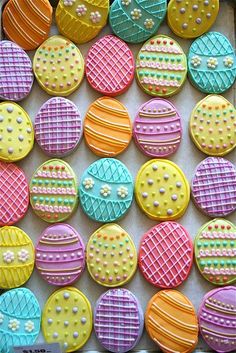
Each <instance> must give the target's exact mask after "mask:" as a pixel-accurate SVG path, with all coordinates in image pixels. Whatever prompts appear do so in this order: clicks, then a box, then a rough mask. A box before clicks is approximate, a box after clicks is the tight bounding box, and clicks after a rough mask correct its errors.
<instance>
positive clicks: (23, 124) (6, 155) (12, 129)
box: [0, 102, 34, 162]
mask: <svg viewBox="0 0 236 353" xmlns="http://www.w3.org/2000/svg"><path fill="white" fill-rule="evenodd" d="M33 145H34V131H33V125H32V122H31V120H30V117H29V115H28V114H27V113H26V111H25V110H24V109H23V108H21V107H20V106H19V105H18V104H16V103H12V102H11V103H9V102H2V103H0V160H1V161H4V162H16V161H19V160H20V159H23V158H24V157H26V156H27V154H28V153H29V152H30V151H31V150H32V148H33Z"/></svg>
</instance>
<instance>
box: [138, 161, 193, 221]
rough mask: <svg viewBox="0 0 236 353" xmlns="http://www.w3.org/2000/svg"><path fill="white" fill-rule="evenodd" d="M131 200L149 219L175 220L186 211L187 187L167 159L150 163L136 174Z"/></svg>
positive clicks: (176, 167)
mask: <svg viewBox="0 0 236 353" xmlns="http://www.w3.org/2000/svg"><path fill="white" fill-rule="evenodd" d="M135 197H136V201H137V203H138V205H139V207H140V208H141V210H142V211H143V212H144V213H145V214H146V215H147V216H148V217H149V218H151V219H155V220H157V221H167V220H175V219H178V218H180V217H182V216H183V214H184V213H185V211H186V209H187V207H188V203H189V199H190V188H189V183H188V180H187V179H186V177H185V175H184V173H183V171H182V170H181V169H180V168H179V167H178V166H177V165H176V164H175V163H173V162H171V161H169V160H167V159H151V160H150V161H148V162H146V163H145V164H144V165H143V166H142V167H141V168H140V170H139V172H138V174H137V177H136V182H135Z"/></svg>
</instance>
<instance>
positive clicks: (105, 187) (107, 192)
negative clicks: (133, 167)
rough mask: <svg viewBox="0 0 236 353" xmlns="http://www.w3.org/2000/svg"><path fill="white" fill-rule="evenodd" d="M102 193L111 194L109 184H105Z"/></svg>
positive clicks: (104, 194)
mask: <svg viewBox="0 0 236 353" xmlns="http://www.w3.org/2000/svg"><path fill="white" fill-rule="evenodd" d="M100 194H101V195H102V196H104V197H107V196H109V195H110V194H111V187H110V186H109V185H103V186H102V187H101V190H100Z"/></svg>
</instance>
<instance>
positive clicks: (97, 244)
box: [87, 223, 137, 287]
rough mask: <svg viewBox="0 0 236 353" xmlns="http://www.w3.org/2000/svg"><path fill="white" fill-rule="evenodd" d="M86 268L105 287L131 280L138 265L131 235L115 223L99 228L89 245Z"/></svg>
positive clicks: (90, 239) (119, 284)
mask: <svg viewBox="0 0 236 353" xmlns="http://www.w3.org/2000/svg"><path fill="white" fill-rule="evenodd" d="M87 267H88V271H89V273H90V275H91V277H92V278H93V279H94V280H95V281H96V282H97V283H99V284H101V285H103V286H106V287H118V286H122V285H124V284H125V283H127V282H128V281H130V280H131V278H132V277H133V275H134V273H135V271H136V268H137V253H136V249H135V245H134V243H133V240H132V239H131V237H130V236H129V234H128V233H127V232H126V231H125V230H124V229H122V228H121V227H120V226H119V225H117V224H114V223H111V224H105V225H104V226H102V227H101V228H99V229H97V230H96V231H95V232H94V233H93V234H92V235H91V237H90V238H89V241H88V244H87Z"/></svg>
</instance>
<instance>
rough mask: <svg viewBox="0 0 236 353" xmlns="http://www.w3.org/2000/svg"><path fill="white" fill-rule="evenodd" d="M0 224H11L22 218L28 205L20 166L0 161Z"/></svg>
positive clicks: (24, 177)
mask: <svg viewBox="0 0 236 353" xmlns="http://www.w3.org/2000/svg"><path fill="white" fill-rule="evenodd" d="M0 185H1V193H0V205H1V207H0V226H4V225H12V224H14V223H16V222H18V221H19V220H20V219H21V218H23V217H24V216H25V214H26V212H27V210H28V205H29V188H28V183H27V179H26V176H25V174H24V172H23V170H22V169H21V168H19V167H18V166H17V165H16V164H13V163H4V162H0Z"/></svg>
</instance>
